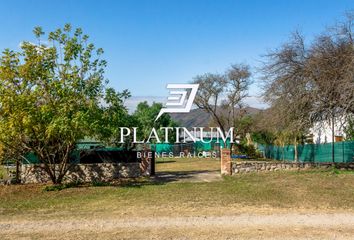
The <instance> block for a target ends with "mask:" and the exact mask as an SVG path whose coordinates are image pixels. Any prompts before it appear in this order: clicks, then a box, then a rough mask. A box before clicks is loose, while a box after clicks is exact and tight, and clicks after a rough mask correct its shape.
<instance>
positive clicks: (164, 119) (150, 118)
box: [133, 101, 177, 142]
mask: <svg viewBox="0 0 354 240" xmlns="http://www.w3.org/2000/svg"><path fill="white" fill-rule="evenodd" d="M161 108H162V104H161V103H155V102H154V103H152V105H151V106H150V105H149V104H148V103H147V102H146V101H145V102H141V103H139V104H138V106H137V109H136V111H135V112H134V114H133V117H135V118H136V120H137V121H138V123H139V131H138V137H139V139H140V140H144V141H146V140H147V139H148V138H149V135H150V132H151V129H152V128H153V127H154V128H155V129H156V130H157V133H158V135H159V136H161V135H163V134H162V131H163V130H161V129H160V128H161V127H177V123H176V122H174V121H173V120H172V119H171V117H170V115H168V114H163V115H162V116H161V117H160V118H159V119H158V120H157V121H155V119H156V117H157V115H158V114H159V112H160V110H161ZM170 132H171V133H170V134H169V136H170V137H169V141H170V142H174V141H175V139H173V136H175V134H172V133H173V132H172V131H170ZM161 140H163V139H161Z"/></svg>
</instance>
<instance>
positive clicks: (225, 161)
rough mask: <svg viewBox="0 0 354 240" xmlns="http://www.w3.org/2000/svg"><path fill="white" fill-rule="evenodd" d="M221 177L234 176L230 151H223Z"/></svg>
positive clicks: (224, 149) (225, 149)
mask: <svg viewBox="0 0 354 240" xmlns="http://www.w3.org/2000/svg"><path fill="white" fill-rule="evenodd" d="M221 175H232V166H231V155H230V149H227V148H223V149H221Z"/></svg>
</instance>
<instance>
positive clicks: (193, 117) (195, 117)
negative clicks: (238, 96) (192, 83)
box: [170, 107, 261, 128]
mask: <svg viewBox="0 0 354 240" xmlns="http://www.w3.org/2000/svg"><path fill="white" fill-rule="evenodd" d="M237 111H239V109H237ZM260 111H261V110H260V109H258V108H253V107H247V108H246V112H247V114H249V115H254V114H257V113H259V112H260ZM170 116H171V117H172V119H173V120H174V121H176V122H177V123H178V124H179V125H180V126H181V127H187V128H191V127H208V126H209V123H210V122H211V120H212V117H211V114H209V113H207V112H205V111H204V110H202V109H199V108H197V109H192V110H191V111H190V112H189V113H170Z"/></svg>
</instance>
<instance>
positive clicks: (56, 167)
mask: <svg viewBox="0 0 354 240" xmlns="http://www.w3.org/2000/svg"><path fill="white" fill-rule="evenodd" d="M34 34H35V37H36V38H37V43H31V42H23V43H22V44H21V50H20V51H18V52H16V51H13V50H9V49H6V50H5V51H3V53H2V56H1V58H0V82H1V85H0V119H1V124H0V142H1V144H2V145H3V146H4V147H5V148H7V149H12V150H13V152H16V153H18V154H20V156H22V157H24V153H28V152H33V153H34V154H35V155H36V156H37V157H38V159H39V161H40V162H41V163H42V164H43V167H44V169H45V171H46V172H47V173H48V175H49V176H50V178H51V180H52V182H53V183H60V182H62V180H63V177H64V175H65V173H66V172H67V170H68V168H69V166H70V164H69V163H70V159H71V153H72V151H73V150H74V149H75V146H76V142H77V141H78V140H79V139H83V138H84V137H87V136H89V137H95V136H96V135H101V136H105V137H109V136H110V134H112V132H109V131H110V130H111V129H109V128H106V129H103V128H102V127H101V126H102V124H103V123H104V122H105V121H106V122H107V121H110V120H112V119H114V121H115V123H117V122H118V121H119V119H120V116H121V115H123V114H124V113H125V112H126V110H125V109H124V108H123V99H124V98H126V97H128V96H129V93H128V92H127V91H125V92H123V93H116V92H115V91H114V90H113V89H107V90H106V91H105V89H104V87H105V84H106V83H107V81H105V79H104V69H105V67H106V64H107V63H106V61H105V60H103V59H101V55H102V54H103V50H102V49H101V48H96V47H95V46H94V45H93V44H92V43H90V42H89V41H88V39H89V37H88V36H87V35H84V34H83V32H82V30H81V29H80V28H77V29H75V30H73V29H72V28H71V26H70V25H69V24H67V25H65V26H64V28H61V29H57V30H55V31H53V32H50V33H49V34H48V35H47V38H46V41H43V40H42V39H43V38H44V36H45V34H44V32H43V30H42V28H40V27H36V28H35V29H34ZM102 99H104V100H105V101H106V103H107V105H106V106H105V107H102V105H103V106H104V104H102ZM113 112H114V114H112V113H113ZM103 130H104V131H106V132H105V134H102V131H103Z"/></svg>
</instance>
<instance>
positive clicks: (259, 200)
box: [0, 159, 354, 218]
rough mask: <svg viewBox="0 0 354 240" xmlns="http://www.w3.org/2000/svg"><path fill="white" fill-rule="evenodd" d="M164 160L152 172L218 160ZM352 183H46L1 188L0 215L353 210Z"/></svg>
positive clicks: (348, 176)
mask: <svg viewBox="0 0 354 240" xmlns="http://www.w3.org/2000/svg"><path fill="white" fill-rule="evenodd" d="M167 161H168V160H167V159H166V160H164V162H162V161H161V162H160V161H158V163H157V171H176V170H177V171H185V170H186V171H191V170H195V169H199V170H201V169H205V168H206V169H208V170H212V169H214V170H215V169H216V170H217V169H218V168H219V162H218V161H217V160H205V159H199V160H198V159H192V160H185V159H181V160H173V161H172V160H171V159H170V160H169V162H167ZM188 161H190V162H188ZM198 165H199V168H198V167H197V166H198ZM344 173H345V174H344ZM353 183H354V174H353V172H343V171H336V172H333V171H331V170H326V171H324V170H310V171H299V172H271V173H258V174H244V175H237V176H232V177H225V178H224V179H223V180H222V181H216V182H209V183H192V182H183V183H181V182H171V183H164V182H155V181H152V180H150V179H146V178H141V179H138V180H135V181H121V182H119V183H117V184H111V185H109V186H106V185H105V184H93V185H91V186H87V185H86V186H85V185H83V186H80V187H75V188H64V189H62V190H60V191H44V188H48V187H46V186H45V185H13V186H0V199H1V200H0V213H1V215H2V216H7V217H11V216H12V217H20V218H26V217H28V218H46V217H47V216H48V215H56V216H62V217H63V218H70V217H73V216H75V217H77V216H83V217H84V216H86V217H87V216H90V215H92V214H93V215H103V216H108V215H109V216H110V215H112V214H114V215H127V214H129V215H131V216H154V215H159V216H171V215H173V216H178V215H181V216H182V215H183V216H189V215H200V214H205V215H217V214H221V213H223V214H232V213H235V212H240V211H251V209H262V208H272V209H280V210H281V209H283V210H284V209H285V210H287V209H290V208H291V209H293V208H295V209H312V210H318V209H319V210H321V209H322V210H323V209H325V210H331V209H332V210H338V209H345V210H351V211H352V210H354V201H353V199H354V184H353ZM54 190H57V189H54ZM34 213H35V214H34Z"/></svg>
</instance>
